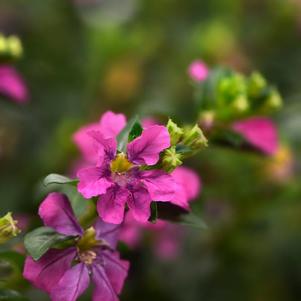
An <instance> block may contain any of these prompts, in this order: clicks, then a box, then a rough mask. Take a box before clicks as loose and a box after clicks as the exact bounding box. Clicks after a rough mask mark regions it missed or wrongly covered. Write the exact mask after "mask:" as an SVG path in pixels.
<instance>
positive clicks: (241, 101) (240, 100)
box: [232, 95, 249, 113]
mask: <svg viewBox="0 0 301 301" xmlns="http://www.w3.org/2000/svg"><path fill="white" fill-rule="evenodd" d="M232 107H233V109H234V110H235V111H236V112H238V113H242V112H245V111H246V110H247V109H248V108H249V102H248V99H247V98H246V96H245V95H240V96H238V97H237V98H236V99H235V100H234V102H233V103H232Z"/></svg>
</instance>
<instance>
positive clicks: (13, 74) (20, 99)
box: [0, 65, 28, 103]
mask: <svg viewBox="0 0 301 301" xmlns="http://www.w3.org/2000/svg"><path fill="white" fill-rule="evenodd" d="M0 94H2V95H4V96H5V97H8V98H9V99H11V100H13V101H15V102H17V103H25V102H27V101H28V91H27V88H26V85H25V83H24V81H23V79H22V77H21V76H20V75H19V73H18V72H17V71H16V70H15V68H13V67H12V66H9V65H0Z"/></svg>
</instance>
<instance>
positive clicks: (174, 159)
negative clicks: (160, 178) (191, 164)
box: [162, 146, 183, 173]
mask: <svg viewBox="0 0 301 301" xmlns="http://www.w3.org/2000/svg"><path fill="white" fill-rule="evenodd" d="M181 159H182V155H181V154H178V153H177V152H176V147H175V146H172V147H170V148H168V149H167V150H165V152H164V154H163V159H162V164H163V169H164V170H165V171H166V172H168V173H169V172H172V171H173V170H174V169H175V168H176V167H178V166H180V165H182V163H183V162H182V161H181Z"/></svg>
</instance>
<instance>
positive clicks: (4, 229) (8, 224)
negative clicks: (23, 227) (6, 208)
mask: <svg viewBox="0 0 301 301" xmlns="http://www.w3.org/2000/svg"><path fill="white" fill-rule="evenodd" d="M17 224H18V221H16V220H14V219H13V217H12V213H11V212H9V213H7V214H6V215H4V216H3V217H1V218H0V244H3V243H5V242H7V241H8V240H10V239H12V238H13V237H15V236H17V235H18V234H19V233H20V229H19V228H18V227H17Z"/></svg>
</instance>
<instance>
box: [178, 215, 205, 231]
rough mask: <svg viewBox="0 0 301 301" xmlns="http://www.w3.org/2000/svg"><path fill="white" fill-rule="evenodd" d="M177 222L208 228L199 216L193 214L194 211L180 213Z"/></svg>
mask: <svg viewBox="0 0 301 301" xmlns="http://www.w3.org/2000/svg"><path fill="white" fill-rule="evenodd" d="M179 224H181V225H185V226H190V227H195V228H200V229H208V226H207V224H206V223H205V222H204V220H203V219H201V218H200V217H199V216H197V215H195V214H194V213H188V214H184V215H182V216H181V218H180V222H179Z"/></svg>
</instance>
